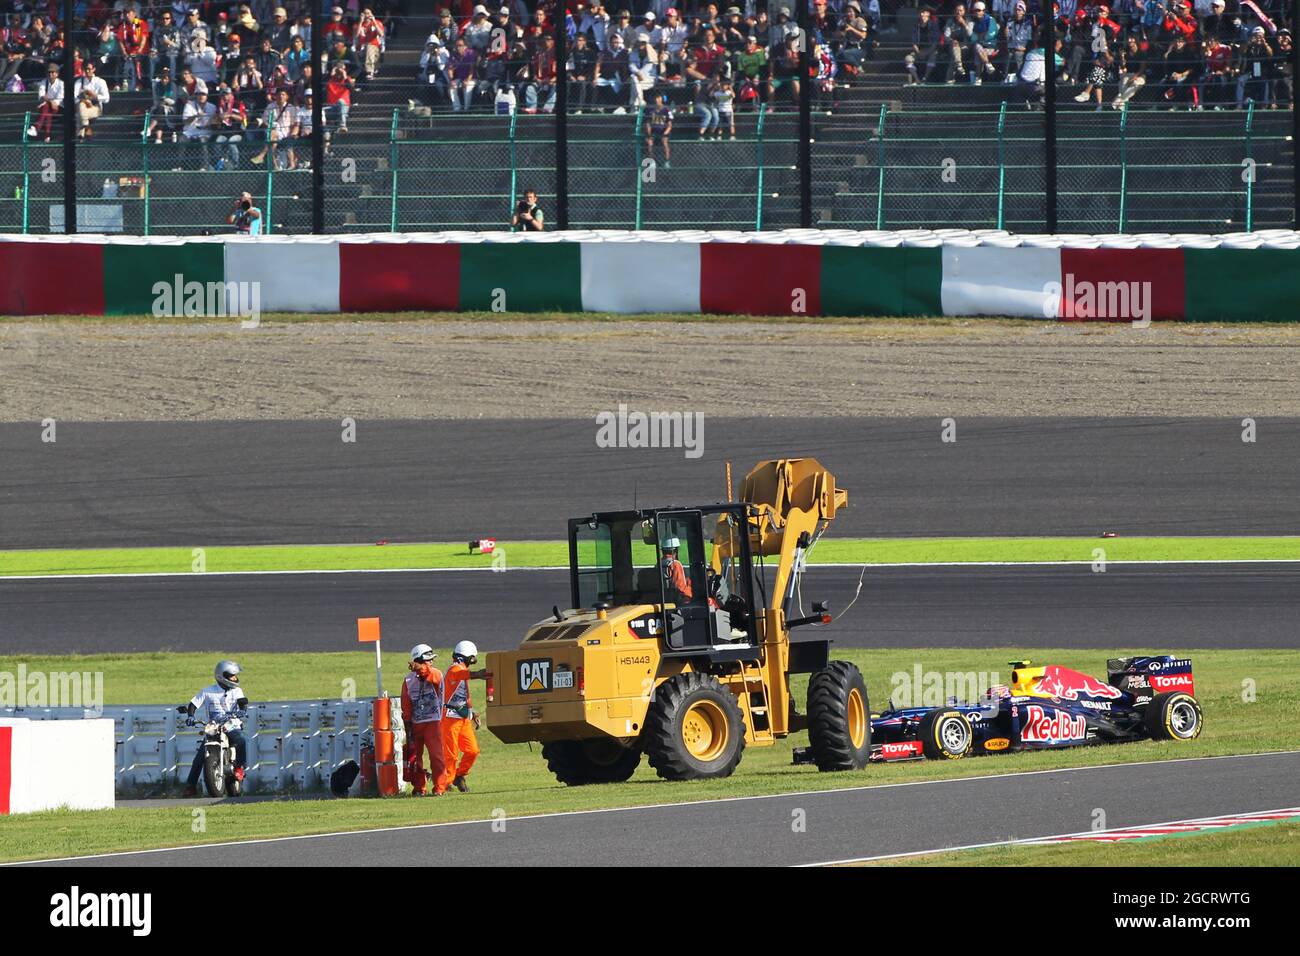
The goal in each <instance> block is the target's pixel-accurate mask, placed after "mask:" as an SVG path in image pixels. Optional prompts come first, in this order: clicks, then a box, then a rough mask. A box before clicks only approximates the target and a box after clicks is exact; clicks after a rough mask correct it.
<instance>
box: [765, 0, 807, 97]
mask: <svg viewBox="0 0 1300 956" xmlns="http://www.w3.org/2000/svg"><path fill="white" fill-rule="evenodd" d="M783 9H784V8H783ZM786 86H789V87H790V97H791V100H792V101H793V102H794V103H798V102H799V34H797V33H788V34H786V35H785V39H784V40H783V41H782V42H781V49H780V50H779V51H778V52H777V54H776V56H774V57H773V58H772V59H771V60H769V61H768V64H767V109H768V111H769V112H770V111H771V110H772V109H773V105H774V103H775V101H776V94H777V93H778V92H779V91H780V90H781V89H783V88H784V87H786Z"/></svg>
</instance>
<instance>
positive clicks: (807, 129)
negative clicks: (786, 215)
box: [795, 0, 820, 229]
mask: <svg viewBox="0 0 1300 956" xmlns="http://www.w3.org/2000/svg"><path fill="white" fill-rule="evenodd" d="M795 14H796V15H797V21H796V22H797V23H798V25H799V156H798V159H797V162H798V164H799V225H800V227H802V228H804V229H811V228H812V224H813V223H812V220H813V212H812V88H813V82H814V77H813V76H812V75H810V66H811V65H812V51H811V50H810V49H809V46H810V45H811V40H810V38H811V36H812V34H811V32H810V31H809V29H808V0H798V4H797V5H796V7H795ZM818 66H819V67H820V64H818Z"/></svg>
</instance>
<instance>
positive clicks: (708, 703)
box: [644, 671, 745, 780]
mask: <svg viewBox="0 0 1300 956" xmlns="http://www.w3.org/2000/svg"><path fill="white" fill-rule="evenodd" d="M644 746H645V752H646V757H647V758H648V759H649V761H650V766H652V767H654V768H655V771H656V772H657V773H658V774H659V776H661V777H663V778H664V779H665V780H704V779H710V778H715V777H729V776H731V774H732V772H733V771H734V770H735V769H736V765H737V764H738V763H740V756H741V753H742V752H743V751H744V749H745V720H744V717H743V716H742V715H741V713H740V705H739V704H738V703H736V698H735V696H734V695H733V694H732V693H731V692H730V691H729V690H727V689H726V688H725V687H723V686H722V684H721V683H719V681H718V679H717V678H716V677H710V676H709V675H707V674H697V673H695V672H693V671H692V672H691V673H687V674H678V675H677V676H676V677H670V678H669V679H668V680H666V681H664V682H663V683H662V684H660V685H659V689H658V690H657V691H655V697H654V700H653V701H652V702H651V704H650V709H649V711H648V712H647V713H646V726H645V737H644Z"/></svg>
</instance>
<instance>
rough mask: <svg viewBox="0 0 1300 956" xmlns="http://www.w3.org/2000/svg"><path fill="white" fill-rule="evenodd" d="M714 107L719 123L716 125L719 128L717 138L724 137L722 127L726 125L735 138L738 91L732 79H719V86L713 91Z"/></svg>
mask: <svg viewBox="0 0 1300 956" xmlns="http://www.w3.org/2000/svg"><path fill="white" fill-rule="evenodd" d="M713 107H714V110H715V113H716V115H717V124H716V126H715V127H714V128H715V129H716V130H717V138H718V139H722V128H723V127H724V126H725V127H726V128H727V132H728V133H729V134H730V137H731V139H735V138H736V91H735V89H734V88H733V87H732V84H731V80H730V79H727V78H725V77H724V78H723V79H721V80H719V81H718V83H717V88H716V89H714V91H713Z"/></svg>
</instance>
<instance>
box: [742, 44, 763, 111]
mask: <svg viewBox="0 0 1300 956" xmlns="http://www.w3.org/2000/svg"><path fill="white" fill-rule="evenodd" d="M736 76H737V78H738V79H739V80H740V86H739V88H738V89H737V90H736V99H737V100H739V101H740V102H741V103H758V102H761V100H762V95H763V94H762V91H763V90H764V85H763V83H764V80H765V79H766V77H767V47H764V46H760V45H759V42H758V37H756V36H752V35H751V36H749V37H746V38H745V49H744V50H742V51H741V52H740V54H739V55H738V56H737V57H736Z"/></svg>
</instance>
